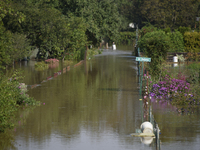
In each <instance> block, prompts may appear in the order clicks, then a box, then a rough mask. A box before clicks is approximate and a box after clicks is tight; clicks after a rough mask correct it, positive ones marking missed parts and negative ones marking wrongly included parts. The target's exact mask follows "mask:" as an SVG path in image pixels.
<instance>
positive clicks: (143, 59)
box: [136, 57, 151, 62]
mask: <svg viewBox="0 0 200 150" xmlns="http://www.w3.org/2000/svg"><path fill="white" fill-rule="evenodd" d="M136 61H145V62H151V58H147V57H136Z"/></svg>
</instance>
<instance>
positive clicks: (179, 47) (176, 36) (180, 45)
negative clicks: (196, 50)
mask: <svg viewBox="0 0 200 150" xmlns="http://www.w3.org/2000/svg"><path fill="white" fill-rule="evenodd" d="M167 35H168V36H169V37H170V39H171V47H170V49H169V51H168V52H184V41H183V36H182V34H181V33H180V32H179V31H177V30H176V31H175V32H170V33H167Z"/></svg>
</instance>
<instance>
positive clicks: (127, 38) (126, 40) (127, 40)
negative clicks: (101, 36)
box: [116, 32, 136, 45]
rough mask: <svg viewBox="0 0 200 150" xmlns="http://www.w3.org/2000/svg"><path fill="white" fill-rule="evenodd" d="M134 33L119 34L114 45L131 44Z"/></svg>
mask: <svg viewBox="0 0 200 150" xmlns="http://www.w3.org/2000/svg"><path fill="white" fill-rule="evenodd" d="M135 36H136V33H135V32H120V37H119V39H118V41H116V43H118V44H128V45H129V44H132V43H133V41H134V40H135Z"/></svg>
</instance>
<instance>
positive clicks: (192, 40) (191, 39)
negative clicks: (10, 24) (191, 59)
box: [184, 32, 200, 60]
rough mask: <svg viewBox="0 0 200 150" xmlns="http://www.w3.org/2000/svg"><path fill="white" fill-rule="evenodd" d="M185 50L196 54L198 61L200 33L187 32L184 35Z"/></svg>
mask: <svg viewBox="0 0 200 150" xmlns="http://www.w3.org/2000/svg"><path fill="white" fill-rule="evenodd" d="M184 42H185V50H186V52H189V53H192V54H195V59H196V60H197V59H198V53H199V52H200V33H199V32H185V34H184Z"/></svg>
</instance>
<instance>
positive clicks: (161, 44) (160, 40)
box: [138, 30, 171, 78]
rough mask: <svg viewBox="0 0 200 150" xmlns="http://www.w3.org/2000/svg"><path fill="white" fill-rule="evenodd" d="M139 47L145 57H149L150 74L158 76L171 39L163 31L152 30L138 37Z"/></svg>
mask: <svg viewBox="0 0 200 150" xmlns="http://www.w3.org/2000/svg"><path fill="white" fill-rule="evenodd" d="M138 44H139V47H140V49H141V51H143V52H144V53H145V55H146V56H147V57H150V58H151V63H150V68H149V69H150V74H151V75H152V76H153V77H155V78H159V75H160V70H161V66H162V63H163V61H164V60H165V59H166V57H167V52H168V49H169V48H170V47H171V39H170V38H169V36H167V35H166V34H165V32H164V31H161V30H159V31H153V32H148V33H146V34H145V35H144V36H143V37H142V38H140V40H139V42H138Z"/></svg>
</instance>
